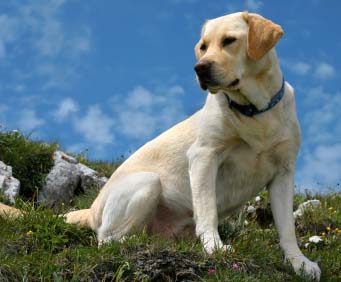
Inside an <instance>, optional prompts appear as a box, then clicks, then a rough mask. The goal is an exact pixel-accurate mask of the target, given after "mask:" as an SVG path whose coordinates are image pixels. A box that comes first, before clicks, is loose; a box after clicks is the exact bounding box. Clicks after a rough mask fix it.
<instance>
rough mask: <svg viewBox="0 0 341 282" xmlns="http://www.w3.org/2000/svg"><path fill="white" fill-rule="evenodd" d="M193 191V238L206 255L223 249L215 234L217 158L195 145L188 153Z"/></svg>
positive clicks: (212, 153)
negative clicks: (200, 244)
mask: <svg viewBox="0 0 341 282" xmlns="http://www.w3.org/2000/svg"><path fill="white" fill-rule="evenodd" d="M187 157H188V160H189V176H190V182H191V190H192V202H193V213H194V220H195V223H196V235H197V236H199V237H200V239H201V242H202V244H203V246H204V248H205V251H206V252H208V253H212V252H213V251H214V250H216V249H222V248H227V247H225V246H224V244H223V242H222V241H221V239H220V236H219V233H218V213H217V202H216V176H217V170H218V157H217V154H216V152H215V151H214V150H212V149H211V148H207V147H203V146H201V145H199V144H198V143H197V142H196V143H194V144H193V145H192V147H191V148H190V149H189V151H188V152H187Z"/></svg>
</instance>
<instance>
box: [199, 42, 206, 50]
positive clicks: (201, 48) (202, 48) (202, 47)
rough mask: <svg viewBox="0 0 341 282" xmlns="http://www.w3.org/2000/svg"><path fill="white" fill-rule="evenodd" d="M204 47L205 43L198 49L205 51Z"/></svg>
mask: <svg viewBox="0 0 341 282" xmlns="http://www.w3.org/2000/svg"><path fill="white" fill-rule="evenodd" d="M206 49H207V46H206V44H205V43H203V44H201V46H200V50H201V51H205V50H206Z"/></svg>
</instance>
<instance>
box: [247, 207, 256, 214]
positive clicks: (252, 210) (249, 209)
mask: <svg viewBox="0 0 341 282" xmlns="http://www.w3.org/2000/svg"><path fill="white" fill-rule="evenodd" d="M255 211H256V208H255V207H254V206H248V207H247V212H248V213H254V212H255Z"/></svg>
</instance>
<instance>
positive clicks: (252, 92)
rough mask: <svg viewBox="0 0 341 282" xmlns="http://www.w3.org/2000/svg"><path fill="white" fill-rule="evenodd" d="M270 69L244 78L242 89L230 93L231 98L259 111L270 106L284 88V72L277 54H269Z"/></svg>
mask: <svg viewBox="0 0 341 282" xmlns="http://www.w3.org/2000/svg"><path fill="white" fill-rule="evenodd" d="M268 56H269V57H268V58H267V59H268V60H270V61H271V63H270V64H267V65H268V66H269V67H268V68H265V69H263V70H261V71H260V72H259V73H258V74H256V75H254V74H252V75H250V76H248V75H246V76H245V77H244V78H243V82H242V84H241V87H240V89H238V90H236V91H229V92H228V93H227V94H228V95H229V97H230V98H231V99H232V100H233V101H235V102H236V103H238V104H240V105H249V104H252V105H254V106H255V107H256V108H257V109H258V110H260V109H264V108H266V107H267V106H268V104H269V102H270V100H271V98H272V97H273V96H274V95H275V94H276V93H277V92H278V91H279V89H280V88H281V86H282V81H283V77H282V72H281V69H280V67H279V63H278V60H277V57H276V54H275V52H271V54H268Z"/></svg>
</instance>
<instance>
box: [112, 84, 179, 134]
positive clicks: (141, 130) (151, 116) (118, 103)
mask: <svg viewBox="0 0 341 282" xmlns="http://www.w3.org/2000/svg"><path fill="white" fill-rule="evenodd" d="M158 92H160V93H153V92H151V91H150V90H148V89H146V88H144V87H143V86H137V87H135V88H134V89H133V91H132V92H130V93H129V94H128V96H127V97H126V98H125V99H124V100H122V99H121V98H117V97H116V98H114V99H113V107H114V111H115V113H116V115H117V121H118V122H119V124H118V125H117V127H116V129H117V131H118V132H120V133H123V134H124V135H126V136H127V137H130V138H133V139H138V140H145V139H148V138H151V137H152V136H153V134H155V133H156V132H157V131H164V130H166V129H168V128H169V127H170V126H172V125H174V124H175V123H176V122H178V121H180V120H182V119H184V117H185V113H184V110H183V106H182V103H181V95H182V94H183V93H184V90H183V88H182V87H181V86H178V85H175V86H173V87H169V88H167V89H164V90H163V91H158Z"/></svg>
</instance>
